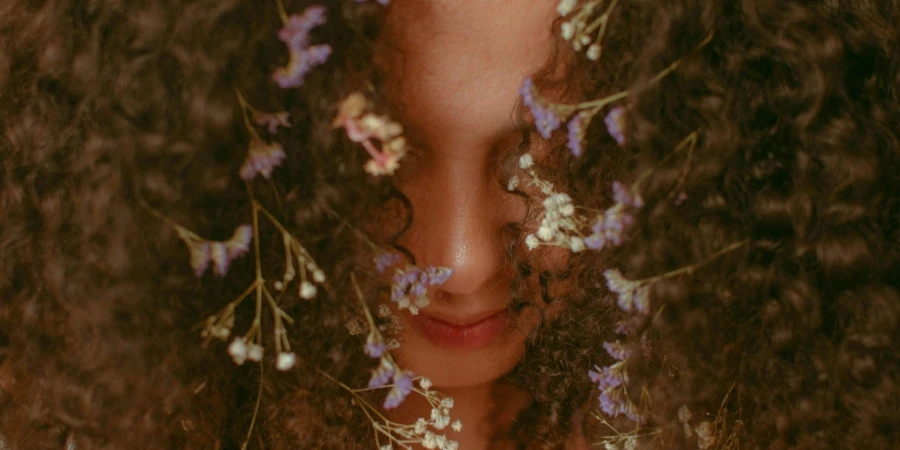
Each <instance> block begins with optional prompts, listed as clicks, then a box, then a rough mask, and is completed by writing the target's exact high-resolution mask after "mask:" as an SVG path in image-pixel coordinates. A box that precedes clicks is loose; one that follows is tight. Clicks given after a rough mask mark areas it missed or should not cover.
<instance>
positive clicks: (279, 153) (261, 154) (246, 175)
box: [241, 137, 286, 181]
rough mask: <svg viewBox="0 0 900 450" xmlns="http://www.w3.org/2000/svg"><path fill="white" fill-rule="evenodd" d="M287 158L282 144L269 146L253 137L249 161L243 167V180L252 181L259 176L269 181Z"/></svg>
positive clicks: (248, 156) (245, 161) (248, 155)
mask: <svg viewBox="0 0 900 450" xmlns="http://www.w3.org/2000/svg"><path fill="white" fill-rule="evenodd" d="M285 156H286V155H285V154H284V148H282V147H281V144H279V143H277V142H274V143H271V144H269V143H266V142H264V141H263V140H261V139H258V138H256V137H253V138H251V139H250V150H249V152H248V153H247V159H246V160H244V164H242V165H241V178H242V179H244V180H246V181H250V180H252V179H253V178H254V177H255V176H256V175H257V174H259V175H262V176H263V178H266V179H268V178H269V177H270V176H272V170H273V169H275V167H277V166H279V165H280V164H281V162H282V161H283V160H284V158H285Z"/></svg>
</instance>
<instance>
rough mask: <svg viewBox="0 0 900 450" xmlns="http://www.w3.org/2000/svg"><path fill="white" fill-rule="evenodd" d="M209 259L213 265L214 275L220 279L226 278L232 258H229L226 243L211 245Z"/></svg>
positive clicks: (213, 243)
mask: <svg viewBox="0 0 900 450" xmlns="http://www.w3.org/2000/svg"><path fill="white" fill-rule="evenodd" d="M209 259H210V260H211V261H212V263H213V273H215V274H216V275H218V276H220V277H224V276H225V274H226V273H228V266H230V265H231V258H229V257H228V248H227V247H225V243H224V242H210V243H209Z"/></svg>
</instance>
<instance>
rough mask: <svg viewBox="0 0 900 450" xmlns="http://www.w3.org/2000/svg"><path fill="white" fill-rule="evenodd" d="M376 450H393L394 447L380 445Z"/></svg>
mask: <svg viewBox="0 0 900 450" xmlns="http://www.w3.org/2000/svg"><path fill="white" fill-rule="evenodd" d="M378 450H394V447H391V444H385V445H382V446H381V447H380V448H379V449H378Z"/></svg>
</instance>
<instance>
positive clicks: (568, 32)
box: [560, 22, 575, 41]
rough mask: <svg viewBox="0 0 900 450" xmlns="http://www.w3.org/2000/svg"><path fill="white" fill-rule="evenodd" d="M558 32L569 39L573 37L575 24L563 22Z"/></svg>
mask: <svg viewBox="0 0 900 450" xmlns="http://www.w3.org/2000/svg"><path fill="white" fill-rule="evenodd" d="M560 34H561V35H562V38H563V39H565V40H567V41H569V40H571V39H572V38H573V37H575V25H574V24H573V23H572V22H565V23H563V24H562V25H561V26H560Z"/></svg>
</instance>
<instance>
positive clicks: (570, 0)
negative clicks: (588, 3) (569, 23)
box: [556, 0, 578, 16]
mask: <svg viewBox="0 0 900 450" xmlns="http://www.w3.org/2000/svg"><path fill="white" fill-rule="evenodd" d="M576 3H578V2H577V0H560V2H559V4H558V5H556V12H558V13H559V15H560V16H568V15H569V14H571V13H572V11H574V10H575V4H576Z"/></svg>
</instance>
